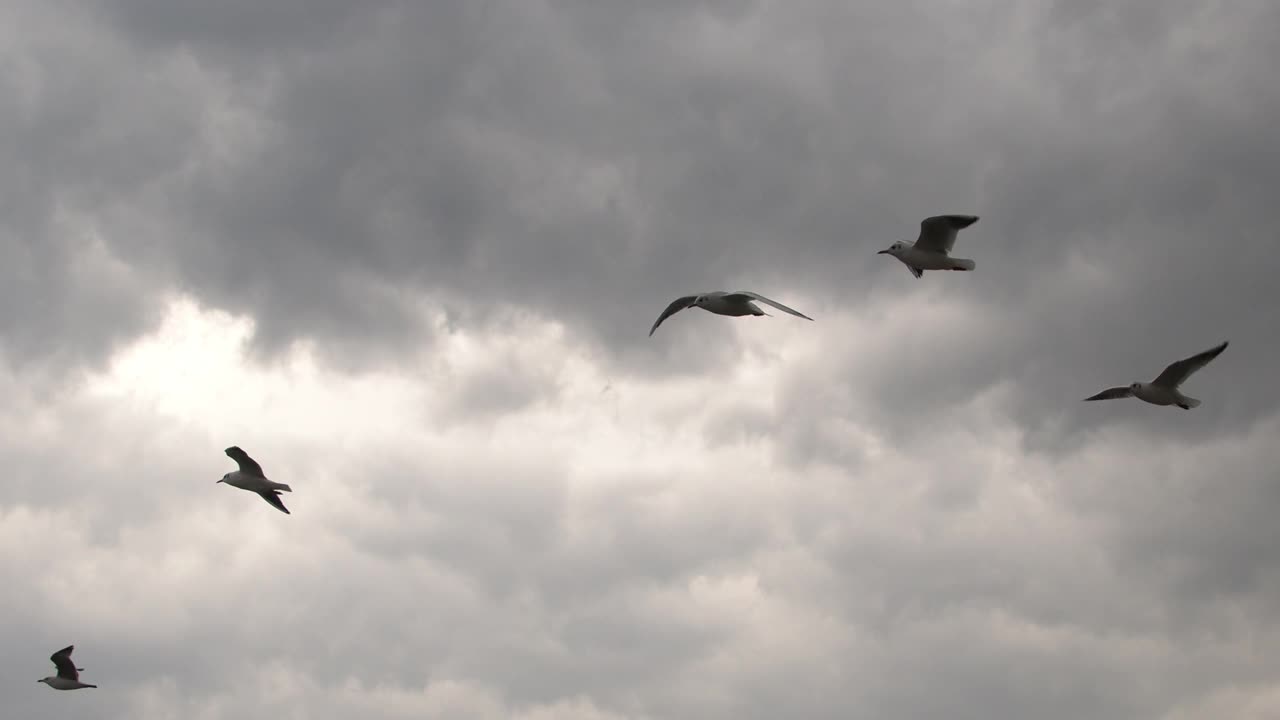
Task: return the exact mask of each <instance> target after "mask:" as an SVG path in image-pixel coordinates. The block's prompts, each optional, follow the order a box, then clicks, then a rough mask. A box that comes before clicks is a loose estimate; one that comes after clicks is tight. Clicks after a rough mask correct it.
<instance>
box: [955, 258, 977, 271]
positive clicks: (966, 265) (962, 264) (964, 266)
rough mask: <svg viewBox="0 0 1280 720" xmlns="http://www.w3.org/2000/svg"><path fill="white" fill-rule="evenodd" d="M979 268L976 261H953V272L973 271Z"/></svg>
mask: <svg viewBox="0 0 1280 720" xmlns="http://www.w3.org/2000/svg"><path fill="white" fill-rule="evenodd" d="M977 266H978V264H977V263H975V262H974V261H972V260H965V259H964V258H955V259H953V260H952V261H951V269H952V270H972V269H974V268H975V267H977Z"/></svg>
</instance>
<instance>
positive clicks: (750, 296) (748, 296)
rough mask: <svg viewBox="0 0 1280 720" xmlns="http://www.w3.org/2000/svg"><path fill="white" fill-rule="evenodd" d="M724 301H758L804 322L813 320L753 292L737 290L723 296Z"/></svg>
mask: <svg viewBox="0 0 1280 720" xmlns="http://www.w3.org/2000/svg"><path fill="white" fill-rule="evenodd" d="M725 299H726V300H759V301H760V302H762V303H764V304H766V305H772V306H773V307H776V308H778V309H779V310H781V311H782V312H785V313H791V314H792V315H795V316H796V317H802V318H804V319H805V320H812V319H813V318H811V317H809V316H808V315H805V314H804V313H802V312H800V311H799V310H792V309H791V308H789V307H787V306H786V305H783V304H782V303H780V302H775V301H773V300H770V299H769V298H767V297H765V296H763V295H761V294H760V293H753V292H751V291H749V290H739V291H737V292H732V293H729V294H728V295H726V296H725Z"/></svg>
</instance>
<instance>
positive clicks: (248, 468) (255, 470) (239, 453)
mask: <svg viewBox="0 0 1280 720" xmlns="http://www.w3.org/2000/svg"><path fill="white" fill-rule="evenodd" d="M224 452H226V453H227V457H229V458H231V459H232V460H235V461H236V464H237V465H239V466H240V472H242V473H244V474H246V475H256V476H258V477H260V478H266V477H267V476H266V475H263V474H262V466H261V465H259V464H258V461H257V460H254V459H253V458H251V457H249V453H247V452H245V451H243V450H241V449H240V448H239V446H236V445H232V446H231V447H229V448H227V449H226V450H225V451H224Z"/></svg>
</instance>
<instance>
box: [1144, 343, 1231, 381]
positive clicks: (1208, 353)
mask: <svg viewBox="0 0 1280 720" xmlns="http://www.w3.org/2000/svg"><path fill="white" fill-rule="evenodd" d="M1226 349H1227V343H1225V342H1224V343H1222V344H1221V345H1219V346H1217V347H1215V348H1210V349H1208V350H1205V351H1204V352H1202V353H1199V354H1197V355H1192V356H1191V357H1189V358H1187V359H1185V360H1179V361H1178V362H1176V363H1173V364H1172V365H1170V366H1169V367H1167V368H1165V369H1164V372H1162V373H1160V377H1158V378H1156V379H1155V380H1154V381H1152V384H1153V385H1161V386H1163V387H1167V388H1176V387H1178V386H1179V385H1181V384H1182V383H1183V382H1185V381H1186V379H1187V378H1189V377H1191V374H1192V373H1194V372H1195V371H1197V370H1199V369H1200V368H1202V367H1204V366H1205V365H1208V364H1209V361H1210V360H1212V359H1214V358H1216V357H1218V356H1219V355H1221V354H1222V351H1223V350H1226Z"/></svg>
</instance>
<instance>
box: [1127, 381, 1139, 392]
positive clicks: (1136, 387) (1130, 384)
mask: <svg viewBox="0 0 1280 720" xmlns="http://www.w3.org/2000/svg"><path fill="white" fill-rule="evenodd" d="M1141 386H1142V383H1138V382H1136V383H1129V389H1130V390H1137V389H1138V388H1139V387H1141Z"/></svg>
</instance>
